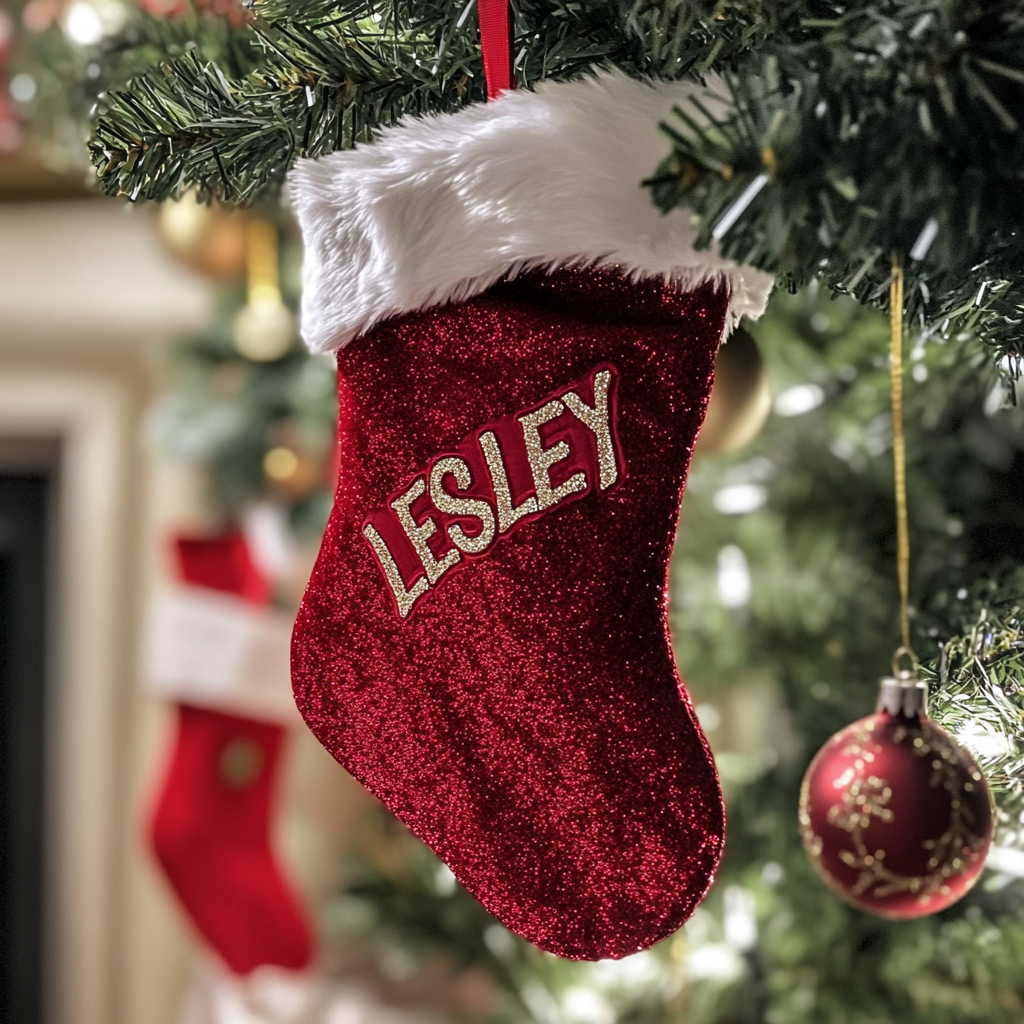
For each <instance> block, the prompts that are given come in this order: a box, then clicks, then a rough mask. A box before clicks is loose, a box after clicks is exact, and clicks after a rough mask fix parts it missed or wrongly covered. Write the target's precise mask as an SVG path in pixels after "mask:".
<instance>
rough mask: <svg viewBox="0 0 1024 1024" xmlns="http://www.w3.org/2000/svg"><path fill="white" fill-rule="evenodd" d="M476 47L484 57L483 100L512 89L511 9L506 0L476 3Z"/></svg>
mask: <svg viewBox="0 0 1024 1024" xmlns="http://www.w3.org/2000/svg"><path fill="white" fill-rule="evenodd" d="M477 12H478V14H479V15H480V48H481V49H482V50H483V54H484V74H485V75H486V76H487V99H488V100H493V99H494V98H495V97H496V96H497V95H498V93H500V92H503V91H504V90H505V89H514V88H515V87H516V82H515V78H514V76H513V74H512V10H511V8H510V7H509V2H508V0H477Z"/></svg>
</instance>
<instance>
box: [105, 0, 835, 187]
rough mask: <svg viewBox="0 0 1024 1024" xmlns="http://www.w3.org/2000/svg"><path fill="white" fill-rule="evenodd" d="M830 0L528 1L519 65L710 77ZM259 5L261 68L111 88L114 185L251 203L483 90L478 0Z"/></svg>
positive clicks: (192, 69) (536, 72) (548, 71)
mask: <svg viewBox="0 0 1024 1024" xmlns="http://www.w3.org/2000/svg"><path fill="white" fill-rule="evenodd" d="M823 6H824V5H823V4H822V3H821V2H820V0H783V2H779V3H774V4H768V3H761V2H758V3H754V4H736V5H724V4H721V3H719V4H715V3H708V2H707V0H703V2H701V0H685V2H684V0H665V2H662V3H654V2H652V0H636V2H626V0H592V2H587V3H581V2H579V0H519V2H518V3H516V4H515V5H514V7H515V13H516V57H515V63H516V72H517V76H518V78H519V80H520V82H521V83H522V84H523V85H524V86H527V87H529V86H530V85H532V84H533V83H535V82H537V81H540V80H541V79H547V78H553V79H567V78H574V77H578V76H579V75H581V74H584V73H586V72H588V71H590V70H592V69H594V68H596V67H599V66H614V67H618V68H620V69H622V70H624V71H626V72H627V73H629V74H631V75H652V76H657V77H679V76H681V75H686V74H694V73H700V72H703V71H705V70H707V69H708V68H709V67H711V66H717V64H718V63H721V62H729V61H734V60H735V59H736V58H737V57H739V56H740V55H741V54H743V53H745V52H747V51H748V50H749V49H750V48H751V47H753V46H755V45H757V44H759V43H761V42H763V41H764V40H765V39H767V38H771V37H773V36H775V35H776V34H778V33H780V32H781V31H783V30H786V31H791V32H797V33H799V32H800V31H801V28H800V26H801V15H802V14H804V13H805V12H806V11H807V10H809V9H817V8H819V7H822V8H823ZM255 10H256V13H257V15H258V17H257V18H256V20H255V21H254V22H253V25H252V27H251V29H248V30H247V31H248V32H250V34H251V37H252V39H253V41H255V42H257V43H258V44H259V46H260V47H261V48H262V51H263V54H264V62H263V65H262V66H261V67H260V68H258V69H255V70H252V71H251V72H250V73H248V74H246V75H243V76H232V75H231V74H230V73H229V72H228V71H227V70H226V69H225V68H224V67H223V66H222V65H221V64H220V63H219V62H217V61H216V60H214V59H209V58H207V59H205V60H204V59H202V58H201V57H200V56H199V55H198V54H197V53H196V52H194V51H190V52H185V53H181V54H180V55H178V56H173V57H171V59H169V60H165V61H163V62H161V63H160V64H159V66H158V67H155V68H152V69H151V70H148V71H146V72H145V73H143V74H140V75H137V76H134V77H132V78H130V79H129V80H128V81H126V82H125V83H123V84H122V85H121V86H120V87H118V88H113V89H111V90H109V91H108V92H107V93H106V94H105V95H104V96H103V97H102V98H101V103H100V106H99V109H98V114H97V117H96V121H95V126H94V129H93V134H92V139H91V141H90V151H91V155H92V160H93V164H94V166H95V168H96V172H97V176H98V180H99V184H100V187H101V188H102V189H103V191H105V192H107V193H108V194H112V195H119V194H124V195H128V196H130V197H131V198H133V199H138V198H145V199H154V200H163V199H166V198H168V197H170V196H175V195H179V194H180V192H181V191H182V189H184V188H186V187H189V186H194V187H197V188H198V189H199V191H200V193H201V194H202V195H204V196H208V195H209V196H215V197H217V198H221V199H225V200H228V201H232V202H246V201H250V200H251V199H253V198H254V197H256V196H258V195H260V194H261V193H263V192H267V191H270V192H273V191H274V190H276V189H277V188H279V187H280V184H281V182H282V180H283V177H284V175H285V174H286V172H287V170H288V168H289V167H290V166H291V165H292V163H293V162H294V161H295V159H297V158H298V157H299V156H320V155H323V154H325V153H329V152H331V151H333V150H336V149H347V148H350V147H351V146H353V145H355V144H356V143H358V142H361V141H366V140H368V139H369V138H371V137H372V135H373V133H374V132H375V131H376V130H377V129H379V128H381V127H385V126H388V125H392V124H394V123H395V122H396V121H398V120H399V118H401V117H402V116H403V115H405V114H423V113H438V112H447V111H452V110H456V109H458V108H460V107H462V106H464V105H465V104H467V103H471V102H478V101H480V100H482V99H483V98H484V95H485V86H484V79H483V66H482V60H481V56H480V46H479V33H478V30H477V24H476V15H475V12H474V11H473V10H472V5H471V4H468V3H467V2H466V0H454V2H453V0H434V2H420V3H411V2H405V3H401V2H396V3H389V4H381V3H373V2H371V0H299V2H296V3H291V2H289V0H261V2H258V3H257V6H256V8H255ZM168 31H169V32H170V31H171V29H168ZM200 49H201V48H200Z"/></svg>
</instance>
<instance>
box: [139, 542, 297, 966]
mask: <svg viewBox="0 0 1024 1024" xmlns="http://www.w3.org/2000/svg"><path fill="white" fill-rule="evenodd" d="M177 549H178V555H179V561H180V563H181V570H182V577H183V578H184V580H185V581H186V582H187V583H189V584H192V587H191V588H189V589H188V590H183V591H182V592H179V593H178V594H176V595H174V596H173V598H168V599H167V600H166V601H165V603H164V605H163V606H162V609H161V614H160V615H159V617H158V618H159V621H158V622H157V623H156V624H155V626H154V629H153V633H154V636H153V637H152V638H151V641H150V648H151V650H150V652H149V659H148V660H149V661H151V662H152V663H153V664H152V668H151V670H150V672H149V675H150V676H151V678H152V679H153V680H154V683H155V685H156V686H157V688H158V689H160V690H161V691H162V692H164V693H167V694H169V695H171V694H175V695H177V696H179V697H182V696H184V697H186V698H188V700H187V702H184V703H179V704H178V724H177V735H176V737H175V741H174V750H173V754H172V756H171V759H170V763H169V764H168V767H167V771H166V776H165V778H164V782H163V784H162V786H161V789H160V793H159V797H158V799H157V801H156V804H155V806H154V809H153V812H152V818H151V822H150V837H151V840H152V844H153V850H154V852H155V854H156V856H157V859H158V860H159V862H160V865H161V867H162V868H163V870H164V873H165V874H166V876H167V878H168V880H169V881H170V883H171V885H172V887H173V888H174V891H175V893H176V895H177V896H178V898H179V899H180V900H181V903H182V905H183V906H184V908H185V910H186V912H187V913H188V915H189V917H190V918H191V919H192V921H193V923H194V924H195V926H196V928H197V929H198V930H199V932H200V933H201V934H202V936H203V937H204V938H205V939H206V941H207V942H209V944H210V945H211V946H212V947H213V949H214V950H216V952H217V953H218V954H219V955H220V957H221V958H222V959H223V961H224V963H225V964H227V966H228V967H229V968H230V969H231V970H232V971H234V972H235V973H237V974H247V973H248V972H250V971H252V970H253V969H254V968H256V967H260V966H262V965H265V964H274V965H277V966H279V967H285V968H292V969H301V968H304V967H306V966H308V964H309V962H310V958H311V946H312V944H311V937H310V930H309V926H308V923H307V921H306V917H305V913H304V911H303V909H302V907H301V905H300V904H299V902H298V900H297V898H296V897H295V895H294V893H293V892H292V890H291V888H290V886H289V885H288V884H287V882H286V881H285V879H284V876H283V874H282V871H281V868H280V865H279V864H278V863H277V860H276V858H275V856H274V852H273V849H272V846H271V836H270V820H271V813H272V807H273V793H274V787H275V785H276V776H277V772H278V766H279V761H280V756H281V751H282V745H283V742H284V738H285V728H284V725H283V724H282V722H285V721H287V717H286V716H285V714H284V713H283V712H282V710H281V709H280V707H279V705H278V706H275V700H274V698H273V696H271V695H269V694H268V687H267V685H266V682H265V679H264V680H263V681H261V680H260V675H261V674H262V673H266V677H265V678H272V677H273V673H272V671H271V672H267V670H268V669H271V670H273V668H274V666H275V663H276V667H277V678H278V679H282V678H285V679H286V678H287V670H286V665H285V666H282V665H281V664H280V660H281V659H280V658H275V657H274V650H275V647H276V646H278V644H279V641H278V640H276V639H275V634H276V635H277V636H280V629H279V625H278V623H277V621H276V619H275V618H274V617H273V613H271V612H269V611H268V610H266V609H264V608H260V607H259V604H261V603H264V602H265V601H266V600H267V598H268V596H269V590H268V586H267V583H266V581H265V580H264V579H263V577H262V576H261V575H260V574H259V572H258V571H257V570H256V568H255V566H254V565H253V564H252V562H251V560H250V558H249V554H248V549H247V547H246V545H245V541H244V539H243V538H242V536H241V535H239V534H230V535H227V536H225V537H220V538H216V539H210V540H205V539H198V538H197V539H187V538H182V539H179V540H178V542H177ZM218 592H220V593H218ZM228 595H232V596H228ZM285 635H286V634H285ZM247 662H248V663H249V665H250V670H247V664H246V663H247ZM253 663H260V664H259V665H258V667H257V666H256V665H254V664H253ZM211 667H212V672H211ZM282 669H284V671H282ZM204 674H205V676H206V678H204ZM261 682H262V685H261ZM253 691H255V692H253ZM271 693H272V691H271ZM200 704H204V705H208V706H200ZM239 712H241V713H239ZM291 714H292V715H294V710H293V711H292V712H291Z"/></svg>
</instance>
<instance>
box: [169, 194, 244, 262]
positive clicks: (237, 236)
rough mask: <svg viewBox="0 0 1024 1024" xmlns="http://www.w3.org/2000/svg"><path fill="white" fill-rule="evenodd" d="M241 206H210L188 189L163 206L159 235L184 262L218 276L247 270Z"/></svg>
mask: <svg viewBox="0 0 1024 1024" xmlns="http://www.w3.org/2000/svg"><path fill="white" fill-rule="evenodd" d="M248 219H249V218H248V215H247V214H246V213H245V212H244V211H241V210H230V209H227V208H225V207H222V206H207V205H206V204H205V203H201V202H199V200H198V199H196V196H195V193H194V192H186V193H185V195H183V196H182V197H181V199H179V200H177V201H168V202H166V203H163V204H162V205H161V207H160V237H161V238H162V239H163V242H164V245H166V247H167V249H168V250H169V251H170V252H171V253H172V254H173V255H174V256H175V257H177V258H178V259H179V260H181V262H182V263H184V264H186V265H187V266H189V267H191V268H192V269H193V270H198V271H199V272H200V273H202V274H207V275H209V276H210V277H215V278H219V279H224V278H230V277H238V276H239V275H240V274H241V273H242V271H244V270H245V254H246V224H247V223H248Z"/></svg>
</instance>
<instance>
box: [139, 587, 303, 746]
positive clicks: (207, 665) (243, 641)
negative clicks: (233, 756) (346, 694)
mask: <svg viewBox="0 0 1024 1024" xmlns="http://www.w3.org/2000/svg"><path fill="white" fill-rule="evenodd" d="M292 625H293V623H292V619H291V617H289V616H287V615H284V614H282V613H281V612H277V611H272V610H270V609H266V608H260V607H258V606H256V605H253V604H251V603H250V602H248V601H243V600H241V599H240V598H237V597H233V596H232V595H230V594H222V593H218V592H217V591H215V590H208V589H206V588H205V587H189V586H180V587H175V588H173V589H169V590H167V591H165V592H164V593H162V594H160V595H159V596H158V597H157V598H156V600H155V601H154V602H153V604H152V606H151V608H150V612H149V621H148V623H147V629H146V635H145V639H144V642H143V648H142V678H143V682H144V684H145V685H146V687H147V688H148V689H149V690H150V691H151V692H153V693H156V694H158V695H159V696H161V697H164V698H166V699H168V700H175V701H180V702H182V703H185V704H197V705H199V706H201V707H208V708H213V709H215V710H218V711H225V712H228V713H230V714H237V715H242V716H245V717H248V718H258V719H263V720H265V721H271V722H277V723H279V724H281V725H287V726H292V725H297V724H298V723H299V721H300V719H299V715H298V711H297V710H296V708H295V701H294V699H293V697H292V686H291V666H290V657H291V635H292Z"/></svg>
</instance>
